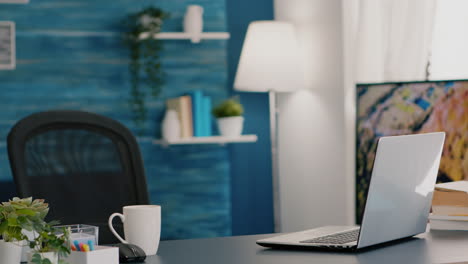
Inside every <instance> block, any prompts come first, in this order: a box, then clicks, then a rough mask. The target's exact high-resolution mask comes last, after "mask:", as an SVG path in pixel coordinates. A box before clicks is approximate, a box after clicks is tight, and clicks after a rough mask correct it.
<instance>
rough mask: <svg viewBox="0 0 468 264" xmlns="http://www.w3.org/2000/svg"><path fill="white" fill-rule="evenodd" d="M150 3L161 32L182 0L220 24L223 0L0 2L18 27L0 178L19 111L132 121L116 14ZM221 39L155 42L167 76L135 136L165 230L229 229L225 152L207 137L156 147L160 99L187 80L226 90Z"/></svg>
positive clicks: (172, 26)
mask: <svg viewBox="0 0 468 264" xmlns="http://www.w3.org/2000/svg"><path fill="white" fill-rule="evenodd" d="M151 4H154V5H156V6H158V7H161V8H162V9H164V10H165V11H167V12H169V13H170V14H171V18H170V19H168V20H167V21H166V22H165V24H164V27H163V31H181V30H182V17H183V15H184V11H185V8H186V6H187V5H188V4H200V5H202V6H203V7H204V8H205V13H204V18H205V29H206V30H207V31H227V29H226V21H225V20H226V19H225V16H226V15H225V14H226V11H225V0H195V1H194V0H159V1H147V0H100V1H95V0H40V1H36V0H33V1H31V2H30V3H29V4H27V5H1V6H0V20H12V21H15V22H16V28H17V59H18V62H17V63H18V65H17V69H16V70H14V71H0V88H1V93H0V111H1V113H2V114H1V115H0V181H9V180H11V173H10V170H9V165H8V158H7V152H6V142H5V141H6V135H7V133H8V131H9V130H10V128H11V127H12V125H13V124H14V123H15V122H16V121H17V120H19V119H21V118H23V117H25V116H26V115H28V114H31V113H33V112H37V111H43V110H48V109H78V110H86V111H91V112H95V113H99V114H103V115H105V116H108V117H111V118H114V119H116V120H118V121H120V122H122V123H124V124H125V125H126V126H128V127H130V128H131V129H132V130H134V131H135V130H136V128H135V127H134V125H133V122H132V115H131V113H130V111H129V107H128V105H127V100H128V98H129V97H128V94H129V75H128V70H127V65H128V51H127V49H126V48H125V47H124V46H123V45H122V41H121V38H120V36H121V27H120V26H119V22H120V21H121V20H122V19H123V18H124V17H125V16H126V15H127V14H129V13H133V12H137V11H140V10H141V9H143V8H144V7H147V6H149V5H151ZM226 45H227V42H226V41H224V40H210V41H204V42H202V43H201V44H197V45H194V44H191V43H190V42H189V41H180V40H179V41H176V40H167V41H164V51H163V53H162V61H163V67H164V70H165V72H166V74H167V81H166V84H165V87H164V91H163V93H162V95H161V96H160V98H158V99H153V98H148V99H147V105H148V108H149V115H150V116H149V120H148V122H147V124H146V125H147V128H148V129H147V131H146V132H145V134H144V135H142V136H141V137H139V138H138V140H139V143H140V147H141V150H142V152H143V157H144V161H145V167H146V175H147V178H148V185H149V186H148V187H149V191H150V195H151V201H152V203H155V204H161V205H162V208H163V223H162V225H163V229H162V232H163V234H162V236H163V238H164V239H175V238H194V237H211V236H224V235H230V234H231V213H230V210H231V208H230V178H229V171H230V168H229V153H228V151H227V150H226V148H224V147H220V146H216V145H205V146H177V147H170V148H167V149H165V148H162V147H159V146H156V145H153V144H152V143H151V139H152V138H154V137H157V136H159V135H160V132H159V131H160V125H159V124H160V121H161V119H162V116H163V113H164V101H165V99H166V98H169V97H174V96H178V95H180V94H182V93H185V92H187V91H190V90H192V89H200V90H203V91H204V92H205V93H206V94H208V95H210V96H211V97H212V98H213V100H214V102H217V101H220V100H221V99H223V98H225V97H226V96H228V93H229V90H228V89H227V87H226V79H227V66H226Z"/></svg>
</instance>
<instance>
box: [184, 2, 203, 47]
mask: <svg viewBox="0 0 468 264" xmlns="http://www.w3.org/2000/svg"><path fill="white" fill-rule="evenodd" d="M184 32H185V33H187V34H189V35H190V38H191V40H192V42H194V43H198V42H200V40H201V33H202V32H203V7H201V6H199V5H189V6H187V11H186V12H185V16H184Z"/></svg>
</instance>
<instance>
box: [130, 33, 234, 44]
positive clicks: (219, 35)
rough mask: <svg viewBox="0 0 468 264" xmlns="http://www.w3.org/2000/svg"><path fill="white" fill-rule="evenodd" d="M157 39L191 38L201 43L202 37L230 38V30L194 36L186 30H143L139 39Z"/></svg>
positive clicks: (193, 41)
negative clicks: (157, 31)
mask: <svg viewBox="0 0 468 264" xmlns="http://www.w3.org/2000/svg"><path fill="white" fill-rule="evenodd" d="M150 37H151V38H155V39H187V40H188V39H189V40H191V41H192V43H199V42H200V40H202V39H229V38H230V34H229V32H203V33H201V34H200V35H199V36H198V35H197V36H194V35H192V34H189V33H185V32H161V33H156V34H151V33H149V32H143V33H141V34H140V36H139V39H141V40H143V39H147V38H150Z"/></svg>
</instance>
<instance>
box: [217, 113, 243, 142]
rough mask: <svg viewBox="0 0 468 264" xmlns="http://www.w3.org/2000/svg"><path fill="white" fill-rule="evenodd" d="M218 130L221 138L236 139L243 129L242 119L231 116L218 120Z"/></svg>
mask: <svg viewBox="0 0 468 264" xmlns="http://www.w3.org/2000/svg"><path fill="white" fill-rule="evenodd" d="M217 121H218V129H219V133H220V134H221V136H225V137H238V136H240V135H241V134H242V129H243V127H244V117H242V116H231V117H223V118H218V119H217Z"/></svg>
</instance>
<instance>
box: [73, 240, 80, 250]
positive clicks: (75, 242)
mask: <svg viewBox="0 0 468 264" xmlns="http://www.w3.org/2000/svg"><path fill="white" fill-rule="evenodd" d="M73 244H74V245H75V247H76V251H80V250H81V248H80V243H79V242H78V241H76V240H75V241H73Z"/></svg>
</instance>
